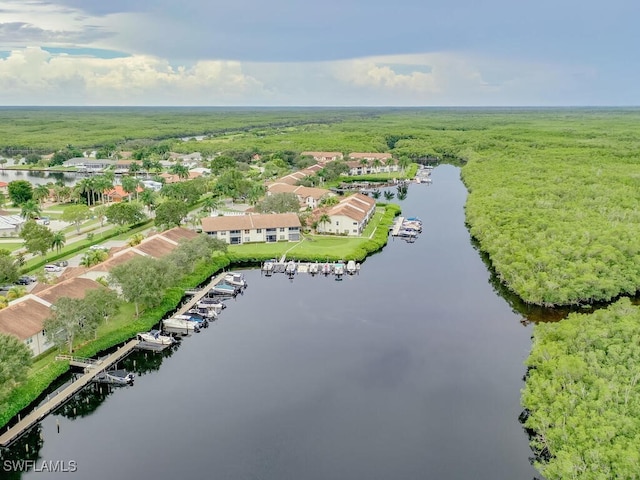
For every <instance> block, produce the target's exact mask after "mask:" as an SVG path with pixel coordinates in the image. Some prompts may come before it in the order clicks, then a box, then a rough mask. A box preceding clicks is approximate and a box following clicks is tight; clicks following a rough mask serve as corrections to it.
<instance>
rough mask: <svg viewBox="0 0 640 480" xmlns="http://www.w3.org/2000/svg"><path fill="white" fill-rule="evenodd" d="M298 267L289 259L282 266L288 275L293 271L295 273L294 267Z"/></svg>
mask: <svg viewBox="0 0 640 480" xmlns="http://www.w3.org/2000/svg"><path fill="white" fill-rule="evenodd" d="M297 268H298V267H297V266H296V262H294V261H293V260H289V261H288V262H287V266H286V267H284V272H285V273H288V274H289V275H293V274H294V273H296V269H297Z"/></svg>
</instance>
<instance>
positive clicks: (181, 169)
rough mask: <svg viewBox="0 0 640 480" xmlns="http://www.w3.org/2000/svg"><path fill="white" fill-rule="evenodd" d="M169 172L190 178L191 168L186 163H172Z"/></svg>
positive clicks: (179, 176)
mask: <svg viewBox="0 0 640 480" xmlns="http://www.w3.org/2000/svg"><path fill="white" fill-rule="evenodd" d="M169 172H171V173H173V174H174V175H177V176H178V178H189V169H188V168H187V167H185V166H184V165H180V164H179V163H176V164H175V165H172V166H171V168H170V169H169Z"/></svg>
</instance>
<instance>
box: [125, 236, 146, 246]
mask: <svg viewBox="0 0 640 480" xmlns="http://www.w3.org/2000/svg"><path fill="white" fill-rule="evenodd" d="M143 240H144V235H143V234H141V233H136V234H134V235H132V236H131V237H130V238H129V240H127V245H129V246H130V247H135V246H136V245H140V244H141V243H142V241H143Z"/></svg>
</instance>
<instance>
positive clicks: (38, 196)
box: [32, 185, 49, 203]
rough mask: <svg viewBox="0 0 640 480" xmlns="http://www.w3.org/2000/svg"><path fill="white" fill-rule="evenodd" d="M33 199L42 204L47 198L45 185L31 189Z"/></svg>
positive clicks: (47, 188)
mask: <svg viewBox="0 0 640 480" xmlns="http://www.w3.org/2000/svg"><path fill="white" fill-rule="evenodd" d="M32 195H33V199H34V200H35V201H37V202H39V203H43V202H44V201H45V200H46V199H47V198H49V187H48V186H46V185H38V186H37V187H36V188H34V189H33V194H32Z"/></svg>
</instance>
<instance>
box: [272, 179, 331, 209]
mask: <svg viewBox="0 0 640 480" xmlns="http://www.w3.org/2000/svg"><path fill="white" fill-rule="evenodd" d="M267 188H268V190H267V195H273V194H274V193H294V194H295V195H296V196H297V197H298V201H299V202H300V204H301V205H302V206H303V208H307V207H310V208H312V209H314V208H316V207H317V206H318V205H319V204H320V201H321V200H322V199H323V198H325V197H332V196H334V195H335V193H333V192H332V191H330V190H327V189H324V188H314V187H304V186H302V185H298V186H296V185H289V184H288V183H279V182H277V183H272V184H270V185H269V186H268V187H267Z"/></svg>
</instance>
